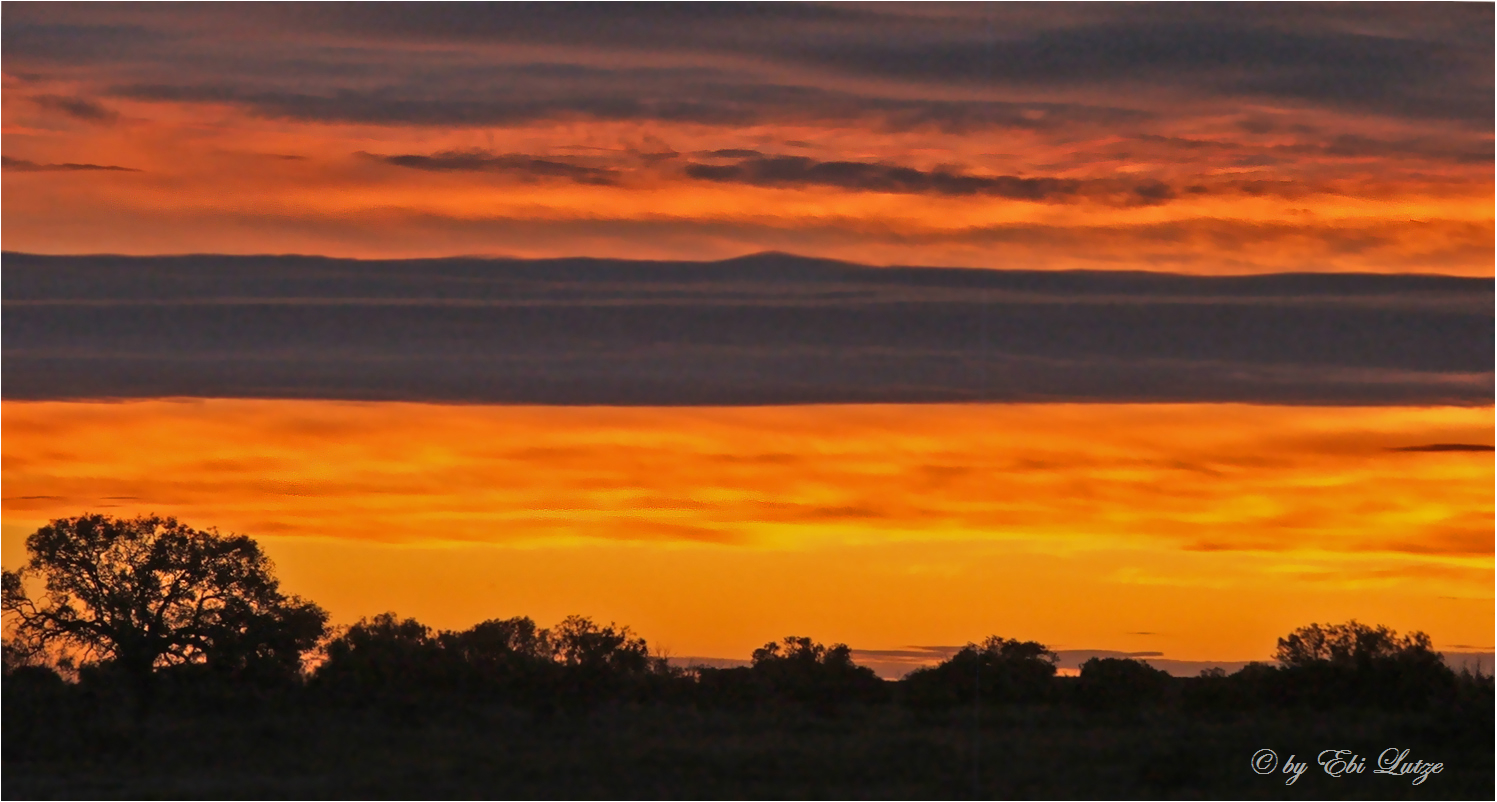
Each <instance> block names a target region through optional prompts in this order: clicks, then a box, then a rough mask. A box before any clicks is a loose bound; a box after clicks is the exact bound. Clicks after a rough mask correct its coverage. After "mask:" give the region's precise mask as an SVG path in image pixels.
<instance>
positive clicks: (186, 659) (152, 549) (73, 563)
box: [3, 515, 327, 687]
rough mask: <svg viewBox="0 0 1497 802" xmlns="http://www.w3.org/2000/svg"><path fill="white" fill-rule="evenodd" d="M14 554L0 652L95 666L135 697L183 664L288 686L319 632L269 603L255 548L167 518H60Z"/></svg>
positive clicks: (273, 588) (270, 577)
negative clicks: (17, 564) (116, 675)
mask: <svg viewBox="0 0 1497 802" xmlns="http://www.w3.org/2000/svg"><path fill="white" fill-rule="evenodd" d="M26 551H27V554H28V556H29V559H28V561H27V563H26V565H25V566H24V567H23V568H21V569H20V570H17V571H5V572H4V591H3V606H4V610H5V613H6V614H7V616H8V617H10V618H11V621H10V622H9V624H8V626H7V629H8V630H9V632H8V635H9V638H8V643H7V648H9V649H13V650H16V651H18V652H20V653H23V654H44V653H53V654H57V653H62V654H66V655H68V656H70V657H74V658H76V659H78V660H80V661H81V662H83V663H85V664H87V663H94V664H102V665H107V666H110V667H112V668H114V669H116V670H118V671H120V672H122V673H123V674H124V675H125V676H126V677H128V678H130V679H131V680H133V681H134V682H136V683H137V684H138V687H147V686H148V685H149V680H150V677H151V675H152V672H153V671H154V670H156V669H157V668H161V667H166V666H172V665H183V664H201V665H204V666H206V667H207V668H208V669H210V670H212V671H214V672H220V673H223V674H227V675H230V676H233V677H236V678H245V677H257V676H265V675H267V674H275V675H280V676H286V675H294V674H295V673H296V672H297V671H299V670H300V667H301V659H302V655H303V653H305V652H306V651H307V650H309V649H311V648H313V647H314V646H315V645H316V644H317V641H318V640H319V639H320V638H321V637H322V635H323V631H324V629H325V626H326V622H327V613H325V612H324V611H323V610H322V608H320V607H318V606H317V605H315V604H312V603H311V602H308V601H304V600H302V599H300V598H297V597H295V596H287V595H285V594H283V593H281V591H280V586H279V583H278V582H277V580H276V578H275V576H274V573H273V566H272V564H271V562H270V560H269V559H268V558H267V557H266V556H265V554H264V553H263V552H261V551H260V547H259V545H258V544H256V543H255V541H253V540H251V539H250V538H249V537H246V536H244V535H221V534H219V533H218V532H217V530H208V531H199V530H196V529H192V528H191V527H188V526H185V525H183V524H181V523H178V522H177V520H176V519H175V518H160V517H156V516H141V517H137V518H132V519H118V518H111V517H108V516H103V515H82V516H79V517H76V518H63V519H59V520H55V521H52V522H51V523H50V524H48V525H47V526H44V527H42V528H41V529H38V530H37V531H36V532H34V533H32V534H31V535H30V536H29V537H27V538H26ZM32 580H39V581H40V583H41V585H42V587H41V588H40V592H35V594H34V595H33V593H34V591H37V590H38V589H37V588H36V585H37V582H34V581H32Z"/></svg>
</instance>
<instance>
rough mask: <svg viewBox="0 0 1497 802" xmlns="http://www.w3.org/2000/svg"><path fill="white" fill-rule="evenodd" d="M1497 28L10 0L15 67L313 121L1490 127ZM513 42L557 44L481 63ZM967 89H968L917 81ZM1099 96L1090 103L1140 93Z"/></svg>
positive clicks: (1468, 16) (10, 51)
mask: <svg viewBox="0 0 1497 802" xmlns="http://www.w3.org/2000/svg"><path fill="white" fill-rule="evenodd" d="M1492 29H1493V9H1492V6H1491V5H1490V4H1475V3H1472V4H1457V3H1430V4H1421V5H1418V6H1409V5H1406V4H1355V3H1353V4H1334V5H1333V4H1296V5H1288V6H1285V5H1278V4H1247V5H1238V6H1226V5H1217V4H1202V5H1196V4H1162V5H1154V4H1127V5H1124V4H1102V5H1096V4H1070V5H1067V6H1063V7H1062V6H1039V7H1035V6H1029V5H1020V4H995V5H977V4H973V5H969V6H960V7H955V8H953V7H948V6H935V5H931V6H923V5H915V6H909V5H897V4H891V5H883V6H872V7H869V6H859V7H850V6H837V5H830V6H823V5H811V4H770V5H761V4H722V5H715V4H689V5H677V4H649V3H646V4H633V3H631V4H599V5H593V4H567V5H557V6H548V5H546V4H506V5H499V6H492V5H488V4H476V3H475V4H445V3H430V4H426V3H423V4H412V5H407V4H402V3H379V4H345V5H338V4H321V5H319V4H234V5H227V4H226V5H222V6H201V7H197V8H188V9H184V8H183V7H180V6H152V5H149V4H147V5H132V4H118V5H111V6H108V7H98V6H92V7H91V6H88V5H70V4H15V3H11V4H7V5H6V7H5V9H4V25H3V27H0V38H3V46H4V49H5V52H6V60H7V68H8V69H12V70H16V71H22V72H36V73H46V72H49V71H52V70H57V69H68V68H76V67H78V66H80V65H85V64H89V65H95V66H99V67H108V68H109V69H108V70H107V72H108V74H109V75H111V76H112V80H113V81H114V82H115V83H116V84H117V86H116V88H115V92H117V93H118V94H122V95H127V96H132V97H147V98H151V97H154V98H172V99H178V100H201V101H210V100H211V101H217V102H232V103H238V104H243V105H247V106H249V107H252V108H254V109H256V110H257V111H259V112H261V113H264V114H267V115H270V116H289V117H296V118H301V119H321V120H342V121H350V120H352V121H364V122H387V123H394V122H399V123H415V124H432V125H464V124H466V125H490V124H503V123H508V122H515V121H519V120H525V119H536V118H542V117H568V116H579V115H580V116H586V117H595V118H605V119H662V120H690V121H698V122H708V123H717V124H742V123H745V122H749V121H752V120H762V119H776V120H783V119H793V118H796V117H805V116H823V117H844V118H848V119H852V118H866V117H868V116H870V115H876V116H880V117H883V118H885V121H886V124H888V125H891V126H894V127H909V126H918V125H923V124H936V125H941V126H945V127H962V126H967V125H974V124H993V123H998V124H1004V123H1008V124H1014V125H1055V124H1057V123H1056V121H1055V120H1054V119H1050V120H1046V121H1044V122H1037V121H1036V120H1035V118H1034V116H1033V115H1025V114H1022V113H1014V112H1017V111H1021V110H1022V106H1023V105H1024V104H1018V103H1016V104H1011V105H1009V104H1004V103H1001V102H992V98H991V97H987V96H986V95H987V94H989V93H990V90H994V89H997V90H1005V91H1014V92H1018V93H1020V94H1024V95H1028V96H1033V95H1035V94H1042V95H1054V94H1056V93H1057V92H1066V91H1070V90H1074V89H1077V88H1082V89H1089V90H1097V91H1098V92H1100V93H1101V94H1103V95H1106V96H1113V97H1124V96H1128V95H1129V94H1130V92H1127V91H1122V90H1123V88H1128V89H1130V90H1131V93H1132V94H1134V95H1137V94H1140V90H1147V92H1160V91H1163V92H1167V93H1175V95H1176V96H1177V97H1180V96H1189V97H1198V98H1204V97H1210V98H1233V99H1240V100H1243V101H1246V102H1266V103H1272V104H1289V105H1295V104H1298V105H1308V106H1317V107H1330V108H1336V109H1340V110H1343V111H1349V112H1353V113H1369V114H1375V115H1380V116H1385V117H1392V118H1402V119H1408V120H1428V121H1446V122H1456V123H1460V124H1462V125H1464V126H1468V127H1471V128H1474V129H1479V130H1490V127H1491V120H1492V115H1493V91H1492V90H1493V84H1492V75H1493V44H1492V42H1493V39H1492ZM225 31H233V33H234V35H233V36H232V37H226V36H224V35H223V33H224V32H225ZM433 43H438V44H441V45H444V47H438V48H432V47H430V45H431V44H433ZM494 45H501V46H521V45H523V46H530V47H535V46H545V47H548V48H551V49H552V54H551V55H548V56H546V57H544V58H543V57H534V61H533V63H528V64H516V63H513V62H503V61H501V62H498V63H482V61H483V58H482V57H481V56H480V55H479V54H481V53H483V52H485V48H491V47H492V46H494ZM567 48H574V49H575V51H576V52H577V53H581V52H585V53H587V54H591V55H596V54H599V53H609V54H611V58H610V59H609V61H610V63H615V64H617V66H610V67H600V66H595V64H596V60H595V59H590V58H581V57H577V58H573V57H569V56H567V55H563V54H561V52H560V51H563V50H565V49H567ZM397 54H398V55H397ZM453 54H460V55H459V57H455V58H454V57H450V56H452V55H453ZM574 55H575V53H574ZM646 56H648V58H644V57H646ZM567 62H571V63H567ZM645 62H650V63H651V64H660V63H662V62H664V63H666V64H667V66H649V67H646V66H642V65H643V64H644V63H645ZM748 64H757V65H761V67H763V69H761V68H759V67H753V68H751V67H747V66H745V65H748ZM849 83H851V84H856V85H859V86H861V87H862V88H861V89H858V90H852V89H847V88H845V86H844V85H847V84H849ZM835 86H844V88H834V87H835ZM933 90H934V91H933ZM957 90H960V91H961V92H965V93H966V94H967V95H968V96H967V97H962V98H959V99H956V100H915V99H912V98H934V97H943V96H949V95H950V93H951V92H952V91H957ZM83 102H88V101H86V100H85V101H83ZM1091 102H1094V101H1089V102H1088V103H1082V104H1080V105H1077V106H1072V107H1071V112H1072V113H1073V114H1076V115H1077V116H1081V117H1088V116H1090V117H1094V118H1095V117H1098V116H1103V117H1105V116H1109V115H1111V116H1116V115H1117V114H1128V113H1134V114H1137V113H1140V111H1141V110H1139V109H1125V110H1109V109H1107V108H1106V107H1103V106H1091V105H1089V103H1091ZM1041 105H1043V104H1041ZM1060 105H1064V104H1060ZM78 108H80V109H81V108H83V107H81V106H80V107H78Z"/></svg>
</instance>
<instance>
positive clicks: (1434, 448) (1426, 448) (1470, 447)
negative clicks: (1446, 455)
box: [1388, 443, 1494, 453]
mask: <svg viewBox="0 0 1497 802" xmlns="http://www.w3.org/2000/svg"><path fill="white" fill-rule="evenodd" d="M1388 450H1389V451H1409V452H1415V453H1440V452H1447V451H1474V452H1482V453H1485V452H1490V451H1493V450H1494V449H1493V447H1492V446H1488V445H1481V444H1479V443H1430V444H1429V445H1422V446H1403V447H1402V448H1390V449H1388Z"/></svg>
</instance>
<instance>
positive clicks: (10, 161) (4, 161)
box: [0, 156, 140, 173]
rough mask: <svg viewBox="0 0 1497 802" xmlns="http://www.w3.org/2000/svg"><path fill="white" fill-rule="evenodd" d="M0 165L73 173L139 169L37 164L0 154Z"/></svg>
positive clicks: (18, 169)
mask: <svg viewBox="0 0 1497 802" xmlns="http://www.w3.org/2000/svg"><path fill="white" fill-rule="evenodd" d="M0 165H3V167H4V169H6V170H11V171H13V172H17V173H73V172H87V171H90V170H103V171H106V172H121V173H138V172H140V170H137V169H135V168H134V167H119V166H117V165H113V164H77V163H74V162H64V163H62V164H38V163H37V162H34V161H31V160H29V159H16V158H12V157H10V156H0Z"/></svg>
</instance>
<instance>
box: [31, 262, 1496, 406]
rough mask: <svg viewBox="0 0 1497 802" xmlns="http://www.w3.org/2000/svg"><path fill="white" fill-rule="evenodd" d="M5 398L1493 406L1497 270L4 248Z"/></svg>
mask: <svg viewBox="0 0 1497 802" xmlns="http://www.w3.org/2000/svg"><path fill="white" fill-rule="evenodd" d="M6 271H7V272H6V283H5V288H4V292H5V298H4V302H5V317H4V356H5V360H6V379H7V381H6V384H5V397H6V398H60V397H75V398H76V397H140V396H161V395H193V396H246V397H279V398H350V399H387V400H396V399H403V400H431V401H472V402H500V403H547V404H686V405H694V404H789V403H808V402H817V403H828V402H870V401H878V402H939V401H975V400H1008V401H1018V400H1096V401H1260V402H1280V403H1312V404H1327V403H1342V404H1345V403H1356V404H1373V403H1460V404H1488V403H1491V400H1492V396H1493V390H1492V372H1491V364H1492V361H1493V348H1492V342H1491V337H1490V331H1491V328H1492V313H1491V306H1492V282H1491V280H1481V279H1455V278H1444V277H1433V276H1423V277H1418V276H1367V275H1360V276H1358V275H1346V276H1335V275H1322V276H1309V275H1299V276H1296V275H1283V276H1258V277H1228V278H1205V277H1183V276H1173V275H1168V274H1138V273H1133V274H1107V273H1091V274H1087V273H1080V274H1047V273H1036V272H1024V271H972V270H953V269H934V268H898V269H896V268H865V267H859V266H856V265H848V264H844V263H835V262H826V261H817V260H809V259H801V258H796V257H789V256H782V255H773V254H770V255H762V256H758V257H748V258H743V259H736V260H730V261H727V262H719V263H706V264H704V263H669V262H655V263H650V262H624V261H618V260H585V259H572V260H550V261H533V262H527V261H515V260H424V261H423V260H414V261H408V262H401V261H384V262H355V261H343V260H327V259H306V258H296V257H210V256H202V257H171V258H166V257H163V258H144V259H132V258H123V257H38V256H29V255H24V254H15V253H11V254H7V255H6Z"/></svg>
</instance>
